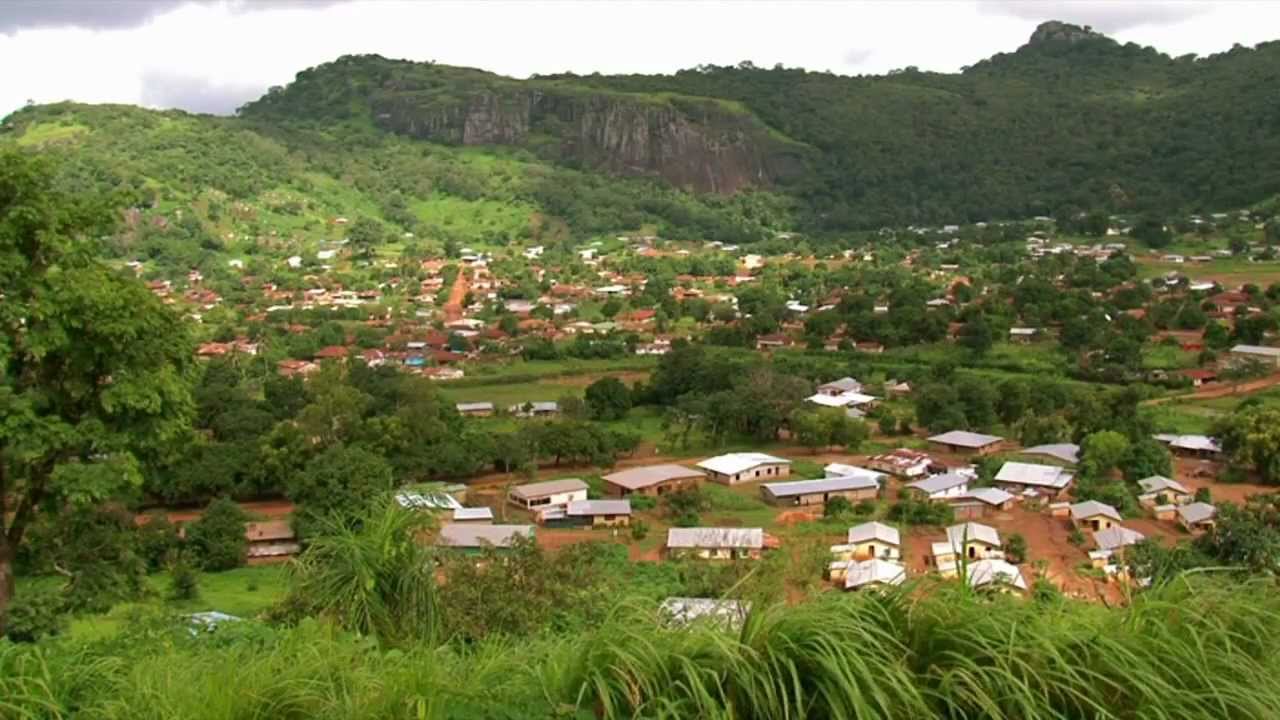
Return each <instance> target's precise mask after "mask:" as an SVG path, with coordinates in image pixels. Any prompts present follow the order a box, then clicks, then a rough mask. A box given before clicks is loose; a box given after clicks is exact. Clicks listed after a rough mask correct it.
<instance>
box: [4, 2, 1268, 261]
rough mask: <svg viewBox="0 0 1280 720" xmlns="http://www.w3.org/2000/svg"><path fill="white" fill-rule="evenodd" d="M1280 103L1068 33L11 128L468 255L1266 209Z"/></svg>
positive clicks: (1239, 77)
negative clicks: (374, 222) (485, 250)
mask: <svg viewBox="0 0 1280 720" xmlns="http://www.w3.org/2000/svg"><path fill="white" fill-rule="evenodd" d="M1277 87H1280V43H1277V42H1272V43H1265V44H1263V45H1261V46H1259V47H1257V48H1254V49H1245V48H1236V49H1234V50H1232V51H1230V52H1226V53H1223V54H1220V55H1216V56H1213V57H1208V58H1202V59H1196V58H1191V57H1184V58H1171V57H1168V56H1166V55H1163V54H1161V53H1159V52H1157V51H1156V50H1153V49H1150V48H1141V47H1138V46H1135V45H1121V44H1119V43H1116V42H1115V41H1113V40H1111V39H1109V38H1106V37H1105V36H1102V35H1099V34H1096V33H1093V32H1090V31H1088V30H1086V29H1083V28H1078V27H1075V26H1070V25H1064V24H1061V23H1046V24H1045V25H1042V26H1041V27H1040V28H1039V29H1038V30H1037V31H1036V33H1035V35H1034V36H1033V37H1032V38H1031V40H1030V41H1029V42H1028V43H1027V44H1026V45H1024V46H1023V47H1021V48H1019V49H1018V50H1017V51H1016V52H1012V53H1006V54H999V55H996V56H995V57H992V58H990V59H988V60H985V61H983V62H981V63H978V64H977V65H975V66H973V67H970V68H966V69H965V70H964V71H963V72H961V73H957V74H940V73H926V72H918V71H915V70H913V69H910V68H908V69H906V70H903V71H900V72H894V73H890V74H888V75H885V76H874V77H871V76H868V77H847V76H839V75H833V74H830V73H821V72H808V71H805V70H801V69H788V68H774V69H763V68H756V67H753V66H751V65H749V64H743V65H740V66H736V67H712V66H704V67H699V68H695V69H691V70H686V71H681V72H678V73H676V74H674V75H661V76H601V75H591V76H572V75H564V76H552V77H535V78H532V79H529V80H513V79H510V78H505V77H501V76H498V75H494V74H492V73H487V72H483V71H480V70H471V69H466V68H457V67H448V66H442V65H435V64H430V63H412V62H407V61H395V60H388V59H385V58H381V57H377V56H358V57H343V58H340V59H338V60H336V61H334V62H331V63H327V64H325V65H321V66H319V67H316V68H312V69H309V70H305V71H303V72H301V73H299V74H298V76H297V78H296V80H295V81H294V82H292V83H290V84H289V85H288V86H286V87H283V88H273V89H272V90H271V91H270V92H268V93H267V94H266V95H265V96H264V97H262V98H261V99H259V100H257V101H254V102H251V103H249V104H248V105H246V106H245V107H244V108H242V110H241V112H240V114H239V116H238V117H235V118H210V117H204V116H192V115H188V114H185V113H181V112H163V113H159V112H152V111H145V110H140V109H135V108H127V107H119V106H99V107H93V106H84V105H75V104H62V105H52V106H44V107H34V108H28V109H25V110H23V111H20V112H18V113H15V114H14V115H12V116H10V117H9V118H7V119H6V121H5V123H4V124H3V126H0V142H6V141H16V142H19V143H22V144H26V145H30V146H37V147H41V148H45V149H49V150H51V151H53V152H57V153H62V154H63V155H65V156H66V158H67V159H68V161H69V164H68V166H67V169H66V171H65V172H68V173H70V174H71V175H72V176H73V179H74V180H75V181H76V182H78V183H80V184H82V185H83V186H85V187H86V189H87V188H89V187H90V186H91V185H96V186H97V187H98V188H99V189H101V188H110V189H124V190H126V191H127V193H128V194H127V195H126V197H127V198H128V201H129V202H130V203H133V204H136V205H137V206H139V207H143V208H152V209H154V210H157V211H159V212H169V211H171V210H173V209H175V208H191V209H192V210H194V213H188V214H187V215H186V216H184V217H185V222H187V223H188V224H193V223H196V222H199V223H201V224H203V226H204V231H205V232H209V233H212V232H214V231H216V232H217V234H219V235H222V236H226V235H227V234H228V233H237V234H245V233H249V234H253V233H255V232H267V233H274V232H280V233H289V232H296V231H300V230H303V229H305V228H306V227H308V223H312V222H320V221H322V220H327V219H330V218H332V217H334V216H337V215H357V216H370V217H374V218H377V219H380V220H382V221H383V222H384V223H385V224H387V225H388V227H389V229H396V228H400V229H403V230H404V231H408V232H415V233H418V234H420V235H426V236H430V237H433V238H436V239H443V238H444V237H452V238H454V239H456V240H458V241H460V242H476V241H484V240H498V241H505V240H511V239H523V238H529V239H535V240H538V241H540V242H542V241H546V240H548V239H549V240H551V241H555V240H556V239H558V238H561V237H569V236H573V237H579V238H581V237H587V236H591V235H596V234H606V233H613V232H620V231H629V230H636V229H640V228H650V229H653V230H655V231H657V232H658V233H660V234H662V235H664V236H665V237H670V238H673V239H680V238H705V239H716V240H725V241H733V242H749V241H751V240H752V239H755V238H764V237H768V236H769V235H770V234H771V232H773V231H778V230H796V229H800V230H807V231H810V232H812V233H823V232H841V231H847V230H854V229H872V228H877V227H881V226H885V225H891V226H898V225H905V224H909V223H931V224H938V223H960V222H966V221H976V220H987V219H1004V218H1021V217H1027V216H1030V215H1041V214H1044V215H1059V214H1062V213H1065V212H1074V211H1076V210H1090V211H1092V210H1104V211H1109V212H1124V213H1155V214H1171V213H1174V212H1183V211H1190V212H1208V211H1215V210H1221V209H1228V208H1235V207H1243V206H1248V205H1250V204H1253V203H1255V202H1258V201H1260V200H1263V199H1265V198H1268V197H1271V196H1274V195H1276V194H1278V193H1280V163H1278V162H1276V161H1275V158H1276V157H1280V93H1277V92H1276V91H1275V89H1276V88H1277ZM227 200H230V201H233V202H235V203H238V205H236V206H228V205H227V204H226V202H225V201H227ZM191 230H192V237H196V236H198V235H200V233H197V232H196V230H197V228H195V227H194V225H193V226H192V228H191Z"/></svg>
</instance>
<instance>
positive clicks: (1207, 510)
mask: <svg viewBox="0 0 1280 720" xmlns="http://www.w3.org/2000/svg"><path fill="white" fill-rule="evenodd" d="M1217 514H1218V509H1217V508H1216V507H1214V506H1212V505H1210V504H1209V503H1204V502H1193V503H1190V504H1188V505H1182V506H1180V507H1179V508H1178V517H1180V518H1182V521H1183V522H1185V523H1187V524H1188V525H1194V524H1196V523H1201V522H1204V521H1206V520H1212V519H1213V516H1214V515H1217Z"/></svg>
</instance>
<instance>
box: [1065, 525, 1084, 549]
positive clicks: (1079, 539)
mask: <svg viewBox="0 0 1280 720" xmlns="http://www.w3.org/2000/svg"><path fill="white" fill-rule="evenodd" d="M1067 542H1069V543H1071V544H1072V545H1075V546H1076V547H1080V546H1081V545H1083V544H1084V533H1082V532H1080V528H1078V527H1073V528H1071V534H1070V535H1068V536H1067Z"/></svg>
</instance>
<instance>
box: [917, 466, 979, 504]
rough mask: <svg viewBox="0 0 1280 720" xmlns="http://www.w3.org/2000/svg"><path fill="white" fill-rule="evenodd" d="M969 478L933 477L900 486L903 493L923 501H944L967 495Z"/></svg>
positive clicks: (945, 475)
mask: <svg viewBox="0 0 1280 720" xmlns="http://www.w3.org/2000/svg"><path fill="white" fill-rule="evenodd" d="M970 481H971V478H969V477H968V476H967V475H961V474H960V473H944V474H942V475H933V476H930V477H927V478H925V479H923V480H917V481H915V482H913V483H907V484H906V485H903V486H902V491H903V493H914V494H916V495H917V496H918V497H919V498H921V499H924V500H946V499H948V498H956V497H961V496H963V495H966V494H968V492H969V483H970Z"/></svg>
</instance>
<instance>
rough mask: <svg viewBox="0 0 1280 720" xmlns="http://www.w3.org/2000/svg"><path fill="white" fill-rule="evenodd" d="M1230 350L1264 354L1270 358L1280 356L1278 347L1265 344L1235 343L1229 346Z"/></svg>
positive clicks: (1246, 353)
mask: <svg viewBox="0 0 1280 720" xmlns="http://www.w3.org/2000/svg"><path fill="white" fill-rule="evenodd" d="M1231 352H1233V353H1240V354H1242V355H1265V356H1267V357H1270V358H1275V357H1280V348H1273V347H1266V346H1265V345H1236V346H1235V347H1233V348H1231Z"/></svg>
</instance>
